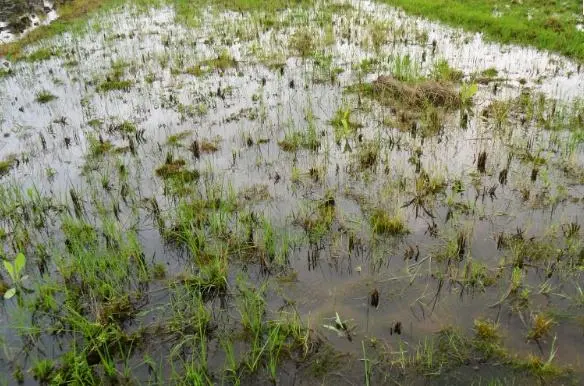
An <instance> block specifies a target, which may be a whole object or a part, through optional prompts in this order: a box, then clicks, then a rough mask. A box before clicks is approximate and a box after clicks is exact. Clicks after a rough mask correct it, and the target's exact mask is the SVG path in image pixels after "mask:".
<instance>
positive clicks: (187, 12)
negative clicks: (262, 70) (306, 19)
mask: <svg viewBox="0 0 584 386" xmlns="http://www.w3.org/2000/svg"><path fill="white" fill-rule="evenodd" d="M310 2H311V0H276V1H270V0H233V1H227V0H220V1H214V2H212V3H213V4H214V5H215V6H221V7H225V8H229V9H233V10H236V11H241V12H244V11H251V10H268V11H275V10H277V9H282V8H287V7H289V6H290V7H292V6H298V5H300V4H303V3H310ZM124 3H126V4H128V3H131V4H133V5H136V6H143V7H155V6H161V5H165V4H169V5H172V6H174V7H175V10H176V12H177V21H178V22H180V23H182V24H185V25H188V26H191V27H192V26H194V25H193V20H194V19H195V16H196V15H197V14H198V12H199V10H200V7H201V6H203V5H205V4H209V3H211V2H210V1H208V0H193V1H189V0H72V1H69V2H67V3H66V4H64V5H61V6H59V9H58V12H59V18H58V19H57V20H55V21H54V22H52V23H51V24H48V25H43V26H40V27H38V28H36V29H34V30H33V31H31V32H30V33H28V34H26V35H25V36H24V37H22V38H21V39H18V40H17V41H15V42H11V43H7V44H0V57H8V58H11V59H18V58H19V57H20V56H21V51H22V49H23V48H24V47H26V46H27V45H29V44H32V43H35V42H38V41H39V40H42V39H45V38H50V37H52V36H55V35H59V34H61V33H64V32H67V31H75V30H82V29H83V27H84V26H85V23H86V20H87V18H88V17H89V16H90V15H92V14H93V13H95V12H97V11H100V10H107V9H111V8H113V7H117V6H120V5H122V4H124Z"/></svg>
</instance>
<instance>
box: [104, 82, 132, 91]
mask: <svg viewBox="0 0 584 386" xmlns="http://www.w3.org/2000/svg"><path fill="white" fill-rule="evenodd" d="M133 84H134V82H132V81H131V80H121V79H106V80H105V81H103V82H102V83H100V84H99V85H98V86H97V91H99V92H108V91H113V90H120V91H128V90H130V89H131V88H132V85H133Z"/></svg>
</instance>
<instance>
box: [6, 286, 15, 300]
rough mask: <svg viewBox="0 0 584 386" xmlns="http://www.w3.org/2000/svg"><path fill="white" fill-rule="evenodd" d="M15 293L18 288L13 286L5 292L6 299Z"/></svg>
mask: <svg viewBox="0 0 584 386" xmlns="http://www.w3.org/2000/svg"><path fill="white" fill-rule="evenodd" d="M14 295H16V288H15V287H12V288H10V289H9V290H8V291H6V292H4V299H6V300H8V299H10V298H11V297H13V296H14Z"/></svg>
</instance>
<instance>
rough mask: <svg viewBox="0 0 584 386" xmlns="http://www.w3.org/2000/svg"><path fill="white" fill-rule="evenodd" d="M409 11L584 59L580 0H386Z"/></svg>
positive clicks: (502, 40)
mask: <svg viewBox="0 0 584 386" xmlns="http://www.w3.org/2000/svg"><path fill="white" fill-rule="evenodd" d="M383 1H384V2H386V3H388V4H390V5H393V6H398V7H400V8H403V9H404V10H405V11H406V12H408V13H411V14H416V15H421V16H425V17H428V18H430V19H434V20H440V21H442V22H445V23H448V24H450V25H453V26H457V27H463V28H465V29H467V30H470V31H476V32H482V33H483V34H484V35H485V36H486V37H487V38H489V39H492V40H496V41H499V42H502V43H515V44H521V45H532V46H534V47H537V48H540V49H545V50H550V51H555V52H558V53H561V54H563V55H567V56H569V57H572V58H574V59H577V60H579V61H583V60H584V32H582V31H578V29H577V25H578V23H581V22H582V19H583V17H582V16H581V15H582V9H581V7H582V4H581V2H579V1H570V2H568V1H563V2H560V1H547V0H523V1H504V0H383Z"/></svg>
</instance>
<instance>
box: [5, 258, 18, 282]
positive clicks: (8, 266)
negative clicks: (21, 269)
mask: <svg viewBox="0 0 584 386" xmlns="http://www.w3.org/2000/svg"><path fill="white" fill-rule="evenodd" d="M4 268H5V269H6V272H8V274H9V275H10V278H11V279H12V281H16V271H15V269H14V265H12V262H10V261H8V260H4Z"/></svg>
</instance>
